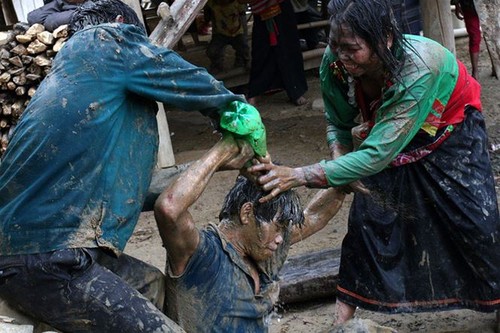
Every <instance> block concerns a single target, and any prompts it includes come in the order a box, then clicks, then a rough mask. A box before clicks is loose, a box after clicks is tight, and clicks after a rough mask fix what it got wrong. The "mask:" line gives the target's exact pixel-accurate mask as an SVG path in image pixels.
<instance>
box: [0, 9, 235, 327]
mask: <svg viewBox="0 0 500 333" xmlns="http://www.w3.org/2000/svg"><path fill="white" fill-rule="evenodd" d="M110 22H111V23H110ZM70 29H71V31H73V32H74V33H73V35H72V36H71V38H70V39H69V40H68V41H67V42H66V44H65V45H64V47H63V48H62V49H61V51H60V52H59V53H58V55H57V56H56V57H55V59H54V61H53V68H52V70H51V73H50V74H49V75H48V76H47V77H46V78H45V79H44V81H43V82H42V83H41V84H40V86H39V88H38V90H37V93H36V94H35V95H34V96H33V98H32V100H31V103H30V104H29V105H28V107H27V109H26V111H25V112H24V114H23V115H22V117H21V119H20V121H19V123H18V124H17V127H16V130H15V132H14V134H13V137H12V138H11V141H10V144H9V147H8V149H7V151H6V153H5V155H4V159H3V160H2V163H1V164H0V298H2V299H3V300H5V301H6V302H7V303H8V304H9V305H10V306H12V307H14V308H16V309H18V310H21V311H23V312H24V313H26V314H28V315H30V316H32V317H34V318H35V319H38V320H41V321H43V322H46V323H48V324H50V325H51V326H53V327H54V328H57V329H59V330H61V331H64V332H100V333H101V332H127V333H130V332H170V331H179V330H180V328H178V326H177V325H176V324H175V323H173V322H172V321H171V320H169V319H168V318H167V316H165V315H164V314H163V313H162V311H160V310H159V308H162V307H163V297H164V275H163V274H162V273H161V272H160V271H159V270H158V269H156V268H154V267H151V266H148V265H146V264H145V263H143V262H141V261H139V260H137V259H135V258H132V257H129V256H126V255H124V254H123V253H122V251H123V249H124V247H125V245H126V243H127V241H128V239H129V238H130V236H131V234H132V231H133V230H134V227H135V225H136V223H137V220H138V216H139V214H140V212H141V207H142V205H143V202H144V199H145V196H146V193H147V190H148V188H149V185H150V181H151V177H152V171H153V168H154V165H155V161H156V156H157V149H158V129H157V123H156V111H157V103H156V101H160V102H163V103H166V104H167V105H170V106H175V107H177V108H179V109H183V110H193V111H194V110H202V111H205V110H206V111H207V112H209V111H212V110H215V111H217V112H218V111H219V110H221V109H224V108H225V107H227V105H230V104H231V105H232V104H234V103H240V104H243V103H242V102H243V101H244V98H243V96H239V95H234V94H232V93H231V92H230V91H228V90H227V89H225V88H224V87H223V86H222V84H221V83H220V82H218V81H216V80H214V78H213V77H212V76H210V75H209V74H208V73H207V72H206V70H205V69H202V68H197V67H195V66H193V65H191V64H189V63H187V62H186V61H184V60H183V59H182V58H180V57H179V56H178V55H177V54H176V53H174V52H172V51H171V50H168V49H166V48H162V47H158V46H155V45H153V44H152V43H151V42H150V41H149V39H148V38H147V36H146V34H145V30H144V28H143V26H142V24H141V23H140V22H139V20H138V18H137V16H136V14H135V13H134V11H133V10H132V9H131V8H130V7H128V6H126V5H125V4H123V3H122V2H121V1H119V0H97V1H88V2H86V3H85V4H84V5H82V6H81V7H79V8H78V9H77V10H76V11H75V14H74V16H73V18H72V21H71V24H70Z"/></svg>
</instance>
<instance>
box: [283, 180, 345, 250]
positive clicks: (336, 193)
mask: <svg viewBox="0 0 500 333" xmlns="http://www.w3.org/2000/svg"><path fill="white" fill-rule="evenodd" d="M344 198H345V193H344V192H343V191H342V190H341V189H339V188H336V187H332V188H329V189H324V190H320V191H319V192H318V193H316V195H315V196H314V197H313V198H312V199H311V201H309V204H308V205H307V207H306V209H305V210H304V219H305V220H304V225H303V226H302V227H299V226H295V227H294V228H293V229H292V237H291V244H294V243H297V242H300V241H301V240H303V239H305V238H307V237H309V236H311V235H313V234H314V233H316V232H318V231H320V230H321V229H323V228H324V227H325V226H326V225H327V224H328V221H330V220H331V219H332V217H334V216H335V215H336V214H337V212H338V211H339V209H340V207H342V203H343V202H344Z"/></svg>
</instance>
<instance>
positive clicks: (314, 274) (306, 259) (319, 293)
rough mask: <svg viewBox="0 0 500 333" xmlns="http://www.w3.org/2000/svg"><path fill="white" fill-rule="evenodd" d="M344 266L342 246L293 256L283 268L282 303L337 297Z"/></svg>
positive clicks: (280, 298) (281, 279)
mask: <svg viewBox="0 0 500 333" xmlns="http://www.w3.org/2000/svg"><path fill="white" fill-rule="evenodd" d="M339 266H340V249H326V250H321V251H316V252H310V253H306V254H302V255H297V256H292V257H289V258H288V259H287V260H286V262H285V264H284V265H283V268H282V269H281V271H280V274H279V277H280V296H279V300H280V302H282V303H285V304H287V303H296V302H304V301H310V300H313V299H320V298H325V297H334V296H335V290H336V288H337V282H338V274H339Z"/></svg>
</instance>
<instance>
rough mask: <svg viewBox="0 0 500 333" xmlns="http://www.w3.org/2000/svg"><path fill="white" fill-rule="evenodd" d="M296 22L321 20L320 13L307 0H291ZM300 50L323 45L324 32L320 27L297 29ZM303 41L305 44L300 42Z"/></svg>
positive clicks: (303, 22)
mask: <svg viewBox="0 0 500 333" xmlns="http://www.w3.org/2000/svg"><path fill="white" fill-rule="evenodd" d="M291 3H292V6H293V11H294V12H295V19H296V20H297V24H305V23H312V22H317V21H321V15H320V13H318V11H317V10H316V9H315V8H313V7H311V5H310V4H309V1H308V0H291ZM299 37H300V41H301V49H302V50H312V49H316V48H321V47H325V46H326V43H325V42H324V41H325V39H324V38H323V37H324V33H323V31H322V29H321V28H307V29H302V30H299ZM302 41H304V42H305V45H303V44H302Z"/></svg>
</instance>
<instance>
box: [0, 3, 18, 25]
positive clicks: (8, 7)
mask: <svg viewBox="0 0 500 333" xmlns="http://www.w3.org/2000/svg"><path fill="white" fill-rule="evenodd" d="M0 4H1V5H2V14H3V18H4V22H5V24H6V25H13V24H15V23H17V14H16V11H15V9H14V5H13V4H12V1H11V0H1V2H0Z"/></svg>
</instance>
